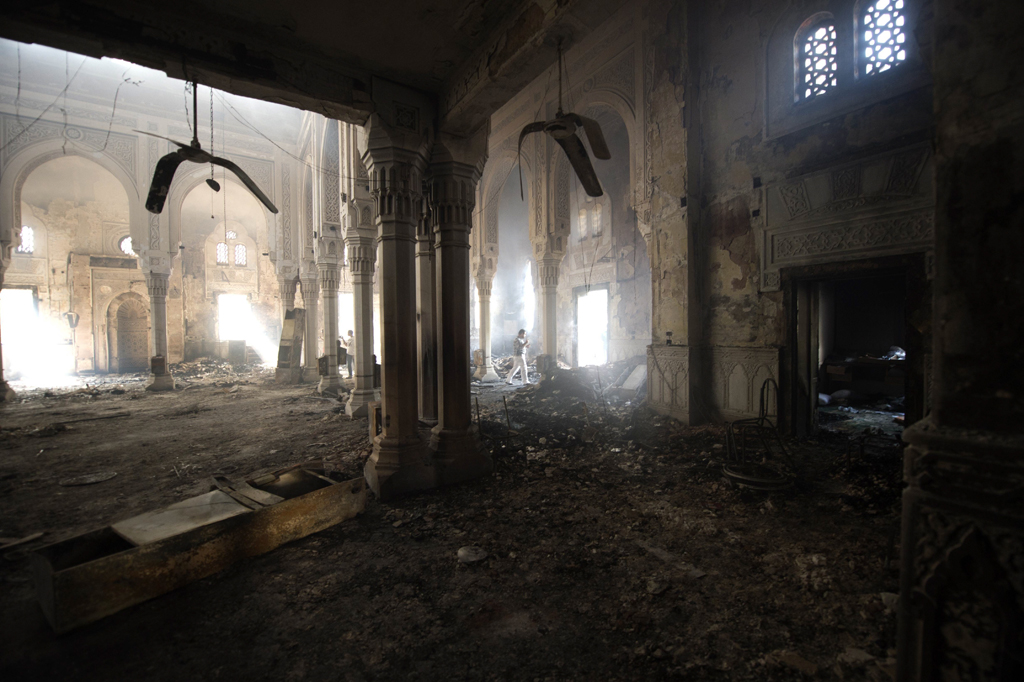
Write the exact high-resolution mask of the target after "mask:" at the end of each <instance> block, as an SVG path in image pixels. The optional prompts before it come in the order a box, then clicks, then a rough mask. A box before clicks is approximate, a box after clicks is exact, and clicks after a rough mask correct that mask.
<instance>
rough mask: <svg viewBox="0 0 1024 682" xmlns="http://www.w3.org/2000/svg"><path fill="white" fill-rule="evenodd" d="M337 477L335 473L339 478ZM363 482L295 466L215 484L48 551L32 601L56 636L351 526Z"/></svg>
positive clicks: (37, 564) (42, 554)
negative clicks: (333, 529)
mask: <svg viewBox="0 0 1024 682" xmlns="http://www.w3.org/2000/svg"><path fill="white" fill-rule="evenodd" d="M333 475H334V476H337V474H333ZM365 506H366V483H365V481H364V480H363V479H362V478H357V479H351V480H347V481H340V480H335V478H332V474H331V473H329V472H325V471H324V470H323V469H318V468H314V467H308V466H302V465H299V466H295V467H291V468H288V469H283V470H281V471H277V472H275V473H273V474H268V475H266V476H261V477H258V478H255V479H253V480H249V481H243V482H231V481H228V480H227V479H225V478H222V477H218V478H215V479H213V485H212V486H211V491H210V492H209V493H206V494H203V495H199V496H197V497H193V498H190V499H187V500H183V501H182V502H178V503H176V504H172V505H171V506H169V507H165V508H163V509H160V510H157V511H155V512H149V513H146V514H141V515H139V516H136V517H133V518H130V519H126V520H124V521H119V522H117V523H114V524H112V525H110V526H107V527H105V528H101V529H99V530H95V531H91V532H88V533H84V534H82V535H78V536H76V537H73V538H70V539H68V540H63V541H61V542H57V543H54V544H52V545H48V546H46V547H42V548H41V549H39V550H38V551H37V552H35V553H34V554H33V555H32V564H33V573H34V575H35V583H36V593H37V596H38V598H39V602H40V605H41V606H42V608H43V612H44V613H45V615H46V618H47V620H48V621H49V622H50V625H51V626H52V627H53V629H54V631H56V632H58V633H62V632H67V631H69V630H72V629H74V628H77V627H79V626H82V625H85V624H87V623H91V622H93V621H96V620H99V619H101V618H104V617H106V616H109V615H111V614H114V613H117V612H118V611H121V610H122V609H125V608H127V607H129V606H133V605H135V604H139V603H141V602H144V601H146V600H148V599H152V598H153V597H157V596H159V595H162V594H165V593H167V592H170V591H172V590H175V589H177V588H179V587H182V586H184V585H187V584H188V583H190V582H193V581H195V580H199V579H201V578H205V577H207V576H210V575H213V574H214V573H216V572H218V571H221V570H223V569H225V568H227V567H228V566H230V565H232V564H234V563H235V562H237V561H239V560H241V559H245V558H248V557H252V556H257V555H259V554H264V553H266V552H269V551H270V550H272V549H275V548H277V547H279V546H280V545H282V544H284V543H286V542H290V541H292V540H297V539H299V538H303V537H305V536H307V535H310V534H311V533H316V532H318V531H321V530H324V529H325V528H329V527H331V526H333V525H335V524H337V523H340V522H341V521H345V520H346V519H350V518H352V517H354V516H355V515H356V514H359V513H360V512H362V511H363V509H364V508H365Z"/></svg>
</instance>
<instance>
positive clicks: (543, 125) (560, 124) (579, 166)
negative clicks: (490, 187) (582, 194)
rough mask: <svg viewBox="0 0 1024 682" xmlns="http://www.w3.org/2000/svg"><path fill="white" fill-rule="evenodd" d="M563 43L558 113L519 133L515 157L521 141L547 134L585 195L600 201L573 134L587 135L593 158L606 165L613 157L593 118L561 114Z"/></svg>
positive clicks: (591, 172)
mask: <svg viewBox="0 0 1024 682" xmlns="http://www.w3.org/2000/svg"><path fill="white" fill-rule="evenodd" d="M563 68H564V66H563V64H562V41H561V40H559V41H558V111H557V112H556V113H555V117H554V118H553V119H551V120H550V121H536V122H534V123H530V124H529V125H527V126H526V127H525V128H523V130H522V132H521V133H519V149H518V151H517V152H516V155H517V156H518V155H519V154H521V153H522V150H523V138H525V137H526V136H527V135H529V134H530V133H539V132H541V131H543V132H545V133H547V134H548V135H550V136H551V138H552V139H553V140H554V141H555V142H557V143H558V144H559V146H561V147H562V149H563V151H565V155H566V156H567V157H569V163H570V164H572V169H573V170H574V171H576V176H577V177H578V178H579V179H580V183H581V184H582V185H583V189H585V190H586V192H587V194H589V195H590V196H592V197H599V196H601V195H602V194H604V192H602V191H601V182H600V180H598V179H597V173H595V172H594V165H593V164H592V163H591V162H590V155H589V154H587V148H586V147H584V146H583V140H581V139H580V137H579V135H577V134H576V131H577V130H579V129H580V128H582V129H583V131H584V132H585V133H586V134H587V139H588V140H589V141H590V148H591V149H593V151H594V156H596V157H597V158H599V159H602V160H605V161H607V160H608V159H610V158H612V154H611V152H610V151H608V145H607V143H605V141H604V133H602V132H601V125H600V124H599V123H598V122H597V121H595V120H594V119H592V118H587V117H586V116H580V115H579V114H574V113H573V112H571V111H570V112H569V113H564V112H563V111H562V69H563ZM519 194H520V196H522V194H523V170H522V166H520V168H519Z"/></svg>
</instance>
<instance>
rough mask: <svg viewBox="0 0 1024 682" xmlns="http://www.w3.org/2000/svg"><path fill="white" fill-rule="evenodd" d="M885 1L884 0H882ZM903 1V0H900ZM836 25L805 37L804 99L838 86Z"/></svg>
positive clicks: (823, 26)
mask: <svg viewBox="0 0 1024 682" xmlns="http://www.w3.org/2000/svg"><path fill="white" fill-rule="evenodd" d="M880 1H884V0H880ZM900 1H901V2H902V0H900ZM836 54H837V50H836V27H835V26H833V25H832V24H823V25H821V26H818V27H817V28H816V29H814V30H812V31H811V32H810V33H808V34H807V37H806V38H805V39H804V46H803V54H801V58H802V59H803V64H802V65H801V66H802V68H801V71H802V73H803V78H802V79H801V85H802V87H803V91H804V99H811V98H814V97H817V96H818V95H824V94H825V93H826V92H828V91H829V90H830V89H831V88H834V87H835V86H836V82H837V81H836V76H837V74H838V70H839V65H838V63H837V61H836Z"/></svg>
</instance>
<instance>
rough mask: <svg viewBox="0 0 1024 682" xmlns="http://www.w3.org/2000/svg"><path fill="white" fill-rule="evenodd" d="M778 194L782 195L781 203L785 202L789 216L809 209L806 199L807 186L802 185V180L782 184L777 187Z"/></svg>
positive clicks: (795, 215)
mask: <svg viewBox="0 0 1024 682" xmlns="http://www.w3.org/2000/svg"><path fill="white" fill-rule="evenodd" d="M779 195H780V196H781V197H782V201H783V203H785V204H786V210H787V211H789V217H790V218H795V217H797V216H798V215H800V214H802V213H807V212H808V211H810V210H811V204H810V202H809V201H808V200H807V188H805V187H804V183H803V181H799V182H793V183H790V184H788V185H782V186H781V187H779Z"/></svg>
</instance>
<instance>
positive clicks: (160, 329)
mask: <svg viewBox="0 0 1024 682" xmlns="http://www.w3.org/2000/svg"><path fill="white" fill-rule="evenodd" d="M169 279H170V275H169V274H167V273H163V272H148V273H146V286H147V287H148V288H149V311H150V312H149V324H150V330H151V336H150V347H151V349H152V352H151V355H152V356H153V357H156V356H160V357H162V358H163V359H164V366H163V370H162V373H161V374H156V373H153V374H152V375H151V376H152V380H151V381H150V382H149V385H148V386H146V390H147V391H170V390H173V389H174V377H172V376H171V373H170V372H169V371H167V365H168V363H169V359H168V357H167V282H168V280H169Z"/></svg>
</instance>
